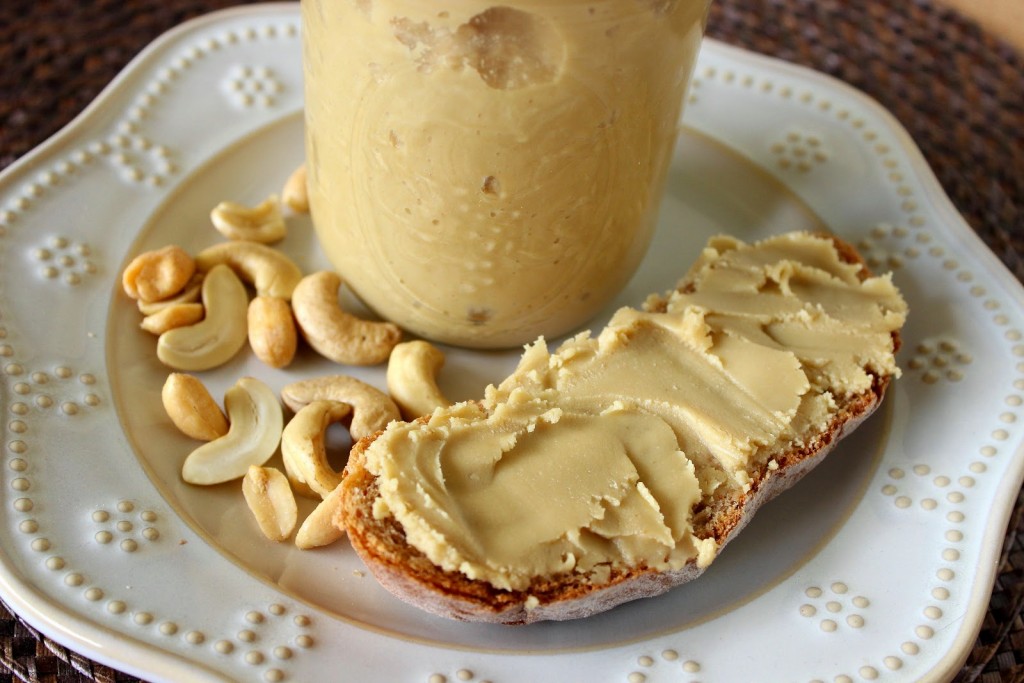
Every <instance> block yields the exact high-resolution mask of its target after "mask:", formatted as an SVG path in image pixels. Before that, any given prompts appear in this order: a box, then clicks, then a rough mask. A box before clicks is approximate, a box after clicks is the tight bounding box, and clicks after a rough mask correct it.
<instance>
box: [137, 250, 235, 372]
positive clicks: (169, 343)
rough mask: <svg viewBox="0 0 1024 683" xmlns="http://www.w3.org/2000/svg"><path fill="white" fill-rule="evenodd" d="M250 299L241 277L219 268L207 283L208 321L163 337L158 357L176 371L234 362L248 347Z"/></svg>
mask: <svg viewBox="0 0 1024 683" xmlns="http://www.w3.org/2000/svg"><path fill="white" fill-rule="evenodd" d="M248 305H249V297H248V294H246V292H245V286H244V285H243V284H242V282H241V280H239V279H238V276H237V275H235V273H234V271H232V270H231V269H230V268H228V267H227V266H223V265H220V266H215V267H214V268H213V270H211V271H210V272H209V273H208V274H207V275H206V278H205V279H204V280H203V307H204V308H205V311H206V317H205V318H203V319H202V320H201V321H199V322H198V323H196V324H195V325H188V326H186V327H177V328H175V329H173V330H168V331H167V332H164V333H163V334H161V335H160V339H159V340H158V341H157V346H156V355H157V358H159V359H160V360H161V362H163V363H164V364H165V365H168V366H170V367H172V368H175V369H176V370H194V371H200V370H209V369H210V368H215V367H217V366H218V365H222V364H223V363H226V362H227V361H229V360H231V358H232V357H234V355H235V354H236V353H238V351H239V349H241V348H242V347H243V346H244V345H245V340H246V337H247V336H248V334H247V332H246V309H247V307H248Z"/></svg>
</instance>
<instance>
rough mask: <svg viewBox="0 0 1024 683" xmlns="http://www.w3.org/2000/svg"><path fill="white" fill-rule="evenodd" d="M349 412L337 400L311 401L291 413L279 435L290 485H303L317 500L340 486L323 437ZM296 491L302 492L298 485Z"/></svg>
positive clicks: (337, 474)
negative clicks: (328, 457) (329, 428)
mask: <svg viewBox="0 0 1024 683" xmlns="http://www.w3.org/2000/svg"><path fill="white" fill-rule="evenodd" d="M350 412H352V407H351V406H349V405H348V404H346V403H338V402H337V401H313V402H312V403H310V404H309V405H307V406H305V407H304V408H303V409H302V410H300V411H299V412H297V413H296V414H295V417H293V418H292V419H291V421H290V422H288V424H287V425H286V426H285V428H284V432H283V433H282V435H281V458H282V460H284V470H285V472H286V473H287V474H288V478H289V479H290V480H291V481H292V484H293V485H295V484H305V485H306V486H308V487H309V488H310V489H312V490H313V491H314V492H315V493H316V494H317V495H318V496H320V497H321V498H326V497H327V495H328V494H329V493H330V492H331V491H333V490H334V489H335V488H337V486H338V484H340V483H341V473H340V472H335V471H334V470H333V469H331V466H330V464H329V463H328V462H327V447H326V445H325V443H324V437H325V434H326V432H327V427H329V426H330V425H331V424H332V423H334V422H340V421H341V419H342V418H344V417H346V416H348V414H349V413H350ZM296 488H297V489H298V490H299V491H300V493H301V492H302V487H301V486H296Z"/></svg>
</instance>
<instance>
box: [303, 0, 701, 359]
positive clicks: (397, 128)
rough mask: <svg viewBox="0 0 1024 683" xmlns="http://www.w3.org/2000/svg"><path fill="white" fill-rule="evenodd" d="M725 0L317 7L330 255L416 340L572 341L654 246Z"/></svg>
mask: <svg viewBox="0 0 1024 683" xmlns="http://www.w3.org/2000/svg"><path fill="white" fill-rule="evenodd" d="M709 2H710V0H588V1H581V0H503V2H502V3H501V4H497V5H492V4H489V3H487V2H483V1H482V0H303V2H302V19H303V41H304V47H303V51H304V68H305V79H306V85H305V88H306V93H305V96H306V157H307V170H308V184H309V194H310V206H311V212H312V217H313V222H314V224H315V226H316V230H317V234H318V237H319V240H320V243H321V245H322V247H323V249H324V252H325V253H326V255H327V257H328V258H329V259H330V261H331V262H332V263H333V265H334V266H335V267H336V268H337V270H338V272H339V274H340V275H341V276H342V278H343V279H344V280H345V281H346V283H347V284H348V285H349V287H350V288H351V289H352V290H353V291H354V292H355V293H356V294H357V295H358V296H359V297H360V298H361V299H362V300H363V301H364V302H365V303H366V304H367V305H368V306H369V307H371V308H372V309H373V310H374V311H376V312H377V313H378V314H379V315H381V316H383V317H384V318H387V319H389V320H392V321H394V322H396V323H398V324H399V325H401V326H402V327H404V328H405V329H407V330H409V331H410V332H412V333H414V334H417V335H420V336H423V337H427V338H429V339H433V340H436V341H440V342H446V343H451V344H457V345H462V346H470V347H508V346H513V345H519V344H522V343H524V342H528V341H532V340H533V339H535V338H536V337H538V336H539V335H544V336H548V337H553V336H556V335H560V334H563V333H565V332H567V331H570V330H573V329H575V328H577V327H578V326H580V325H582V324H583V323H585V322H586V321H587V320H588V319H589V318H591V317H592V316H594V315H595V314H596V313H597V312H598V311H599V310H600V309H601V308H602V307H603V306H604V305H606V304H607V303H608V302H609V300H610V299H611V298H612V297H613V296H614V295H615V294H616V293H617V292H618V291H619V290H620V289H621V288H622V287H623V286H624V285H625V283H626V282H627V280H628V279H629V278H630V276H631V275H632V274H633V272H634V271H635V269H636V268H637V266H638V265H639V263H640V260H641V258H642V257H643V255H644V253H645V251H646V249H647V247H648V245H649V242H650V238H651V234H652V231H653V228H654V223H655V219H656V215H657V210H658V205H659V198H660V195H661V193H662V190H663V185H664V182H665V172H666V169H667V166H668V163H669V159H670V157H671V154H672V150H673V146H674V143H675V139H676V132H677V129H678V125H679V118H680V113H681V108H682V103H683V99H684V95H685V91H686V87H687V84H688V81H689V79H690V76H691V73H692V71H693V66H694V62H695V61H696V56H697V52H698V49H699V46H700V42H701V38H702V35H703V30H704V24H705V20H706V15H707V9H708V4H709Z"/></svg>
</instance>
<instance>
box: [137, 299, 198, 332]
mask: <svg viewBox="0 0 1024 683" xmlns="http://www.w3.org/2000/svg"><path fill="white" fill-rule="evenodd" d="M202 319H203V305H202V304H171V305H170V306H164V307H163V308H161V309H160V310H159V311H157V312H156V313H153V314H152V315H147V316H146V317H145V318H143V319H142V322H141V323H139V327H141V328H142V329H144V330H145V331H146V332H149V333H150V334H155V335H158V336H159V335H161V334H163V333H164V332H167V331H168V330H173V329H174V328H176V327H185V326H187V325H195V324H196V323H197V322H199V321H200V320H202Z"/></svg>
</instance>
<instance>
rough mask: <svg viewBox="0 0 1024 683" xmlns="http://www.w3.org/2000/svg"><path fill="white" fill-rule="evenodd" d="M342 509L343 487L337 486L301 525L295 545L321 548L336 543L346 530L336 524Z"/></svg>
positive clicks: (296, 535) (306, 548)
mask: <svg viewBox="0 0 1024 683" xmlns="http://www.w3.org/2000/svg"><path fill="white" fill-rule="evenodd" d="M340 509H341V488H340V487H338V488H335V489H334V490H333V491H331V492H330V493H329V494H328V495H327V497H326V498H324V499H323V500H322V501H320V504H319V505H317V506H316V508H314V509H313V511H312V512H311V513H309V516H308V517H306V519H305V520H303V522H302V524H301V525H300V526H299V531H298V533H297V534H295V545H296V546H298V547H299V548H301V549H302V550H309V549H311V548H320V547H322V546H325V545H330V544H331V543H334V542H335V541H337V540H338V539H340V538H341V537H342V536H344V535H345V531H344V530H343V529H341V528H339V527H338V526H336V525H335V524H334V516H335V515H336V514H337V513H338V510H340Z"/></svg>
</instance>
